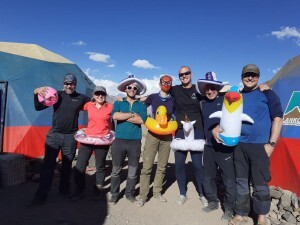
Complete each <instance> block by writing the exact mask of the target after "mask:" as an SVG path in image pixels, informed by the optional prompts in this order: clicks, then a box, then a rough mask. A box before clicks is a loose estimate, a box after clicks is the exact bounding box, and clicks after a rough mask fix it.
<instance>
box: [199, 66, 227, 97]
mask: <svg viewBox="0 0 300 225" xmlns="http://www.w3.org/2000/svg"><path fill="white" fill-rule="evenodd" d="M207 84H213V85H216V86H218V87H219V89H218V91H220V90H221V89H222V88H223V87H224V86H225V85H226V84H228V82H222V81H218V79H217V74H216V73H215V72H214V71H210V72H207V73H206V74H205V78H204V79H199V80H197V84H196V90H197V91H198V93H200V94H201V95H205V86H206V85H207Z"/></svg>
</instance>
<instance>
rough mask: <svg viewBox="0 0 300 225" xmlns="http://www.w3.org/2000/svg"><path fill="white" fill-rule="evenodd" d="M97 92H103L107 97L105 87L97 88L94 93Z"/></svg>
mask: <svg viewBox="0 0 300 225" xmlns="http://www.w3.org/2000/svg"><path fill="white" fill-rule="evenodd" d="M95 92H103V93H105V94H106V95H107V92H106V88H105V87H103V86H96V87H95V89H94V92H93V93H95Z"/></svg>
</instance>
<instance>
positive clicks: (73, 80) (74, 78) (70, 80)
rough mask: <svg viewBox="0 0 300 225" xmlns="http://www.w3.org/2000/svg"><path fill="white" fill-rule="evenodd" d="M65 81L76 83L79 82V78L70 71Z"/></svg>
mask: <svg viewBox="0 0 300 225" xmlns="http://www.w3.org/2000/svg"><path fill="white" fill-rule="evenodd" d="M65 82H68V83H69V82H70V83H74V84H76V83H77V78H76V76H75V75H74V74H71V73H69V74H67V75H66V76H65V78H64V83H65Z"/></svg>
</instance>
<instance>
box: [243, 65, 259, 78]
mask: <svg viewBox="0 0 300 225" xmlns="http://www.w3.org/2000/svg"><path fill="white" fill-rule="evenodd" d="M246 73H254V74H257V75H258V76H259V75H260V71H259V68H258V66H257V65H255V64H248V65H246V66H244V67H243V70H242V75H243V74H246Z"/></svg>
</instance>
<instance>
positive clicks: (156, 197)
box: [154, 194, 168, 202]
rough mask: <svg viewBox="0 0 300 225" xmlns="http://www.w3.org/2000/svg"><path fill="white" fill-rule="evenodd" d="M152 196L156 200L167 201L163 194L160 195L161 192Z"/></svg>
mask: <svg viewBox="0 0 300 225" xmlns="http://www.w3.org/2000/svg"><path fill="white" fill-rule="evenodd" d="M154 198H155V199H157V200H158V201H160V202H167V201H168V200H167V199H166V197H165V196H163V195H161V194H159V195H156V196H154Z"/></svg>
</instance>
